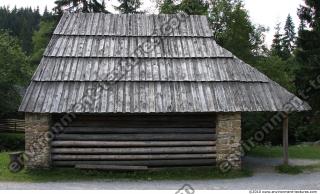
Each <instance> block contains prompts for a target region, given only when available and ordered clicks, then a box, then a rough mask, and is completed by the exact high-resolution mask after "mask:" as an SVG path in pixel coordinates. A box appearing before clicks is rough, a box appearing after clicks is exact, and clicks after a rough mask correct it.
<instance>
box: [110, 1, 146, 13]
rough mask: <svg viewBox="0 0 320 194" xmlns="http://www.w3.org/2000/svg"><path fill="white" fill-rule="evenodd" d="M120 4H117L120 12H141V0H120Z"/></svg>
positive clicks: (116, 7)
mask: <svg viewBox="0 0 320 194" xmlns="http://www.w3.org/2000/svg"><path fill="white" fill-rule="evenodd" d="M119 2H120V5H119V6H115V9H116V10H118V11H119V12H120V13H139V12H140V11H138V9H139V8H140V6H141V2H140V0H119Z"/></svg>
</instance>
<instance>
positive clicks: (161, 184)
mask: <svg viewBox="0 0 320 194" xmlns="http://www.w3.org/2000/svg"><path fill="white" fill-rule="evenodd" d="M317 162H319V160H318V161H314V160H292V163H293V164H300V165H301V164H313V163H317ZM279 163H281V160H280V159H264V158H251V157H250V158H246V159H245V164H246V165H247V166H250V168H252V169H254V172H255V173H254V175H253V176H252V177H248V178H238V179H228V180H199V181H81V182H48V183H15V182H0V189H110V190H113V189H170V190H171V189H172V190H178V189H179V188H181V187H182V186H183V185H185V184H189V185H191V186H192V187H193V188H194V189H196V190H197V189H317V190H320V172H312V173H311V172H310V173H303V174H299V175H284V174H278V173H275V172H274V170H273V169H274V168H273V166H275V165H278V164H279Z"/></svg>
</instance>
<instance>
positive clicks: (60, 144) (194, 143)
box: [51, 141, 216, 147]
mask: <svg viewBox="0 0 320 194" xmlns="http://www.w3.org/2000/svg"><path fill="white" fill-rule="evenodd" d="M214 145H216V142H215V141H52V142H51V146H53V147H68V146H69V147H70V146H72V147H150V146H214Z"/></svg>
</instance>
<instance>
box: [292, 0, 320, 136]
mask: <svg viewBox="0 0 320 194" xmlns="http://www.w3.org/2000/svg"><path fill="white" fill-rule="evenodd" d="M298 15H299V18H300V20H303V21H305V23H306V24H307V27H308V28H305V29H304V30H301V31H300V33H299V37H298V40H297V59H298V61H299V62H300V63H301V64H302V68H301V70H300V71H299V72H298V74H297V78H296V80H297V81H296V85H297V87H298V88H299V89H300V90H301V91H307V92H308V93H307V94H304V97H305V96H309V98H308V102H309V104H310V105H311V107H312V110H313V112H314V113H316V112H317V111H320V101H319V95H320V91H319V85H320V83H319V75H320V44H319V43H320V1H319V0H305V6H301V7H300V9H299V11H298ZM310 88H311V89H310ZM316 115H317V114H314V116H315V118H314V121H317V123H318V125H319V123H320V118H319V117H320V115H319V114H318V116H316ZM318 125H317V126H318ZM318 130H320V129H319V127H318ZM319 138H320V137H319Z"/></svg>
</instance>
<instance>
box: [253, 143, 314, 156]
mask: <svg viewBox="0 0 320 194" xmlns="http://www.w3.org/2000/svg"><path fill="white" fill-rule="evenodd" d="M247 154H248V155H249V156H256V157H268V158H269V157H270V158H280V157H282V156H283V151H282V146H256V147H254V148H253V149H252V150H250V151H249V152H248V153H247ZM289 157H290V158H299V159H320V146H319V145H294V146H289Z"/></svg>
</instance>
